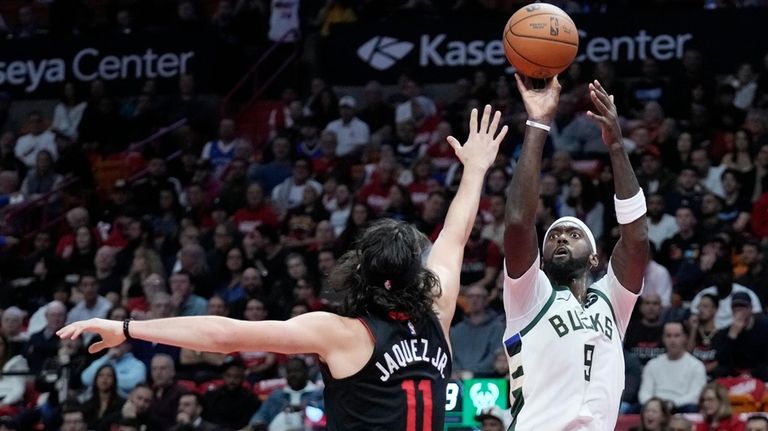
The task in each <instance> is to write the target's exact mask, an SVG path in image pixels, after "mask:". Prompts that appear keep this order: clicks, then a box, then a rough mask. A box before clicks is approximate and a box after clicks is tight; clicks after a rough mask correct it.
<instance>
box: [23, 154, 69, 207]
mask: <svg viewBox="0 0 768 431" xmlns="http://www.w3.org/2000/svg"><path fill="white" fill-rule="evenodd" d="M62 180H63V178H62V176H61V175H59V174H57V173H56V172H54V170H53V156H52V155H51V153H50V152H48V150H47V149H43V150H40V151H38V152H37V154H36V156H35V166H34V169H30V170H29V171H28V172H27V176H26V178H24V182H22V183H21V189H20V191H21V193H22V194H23V195H24V197H26V198H28V199H29V198H35V197H37V196H40V195H44V194H46V193H48V192H50V191H51V190H54V189H55V188H57V187H58V186H59V184H60V183H61V182H62ZM57 199H58V194H56V193H54V194H53V195H52V196H51V197H49V198H48V202H51V201H56V200H57Z"/></svg>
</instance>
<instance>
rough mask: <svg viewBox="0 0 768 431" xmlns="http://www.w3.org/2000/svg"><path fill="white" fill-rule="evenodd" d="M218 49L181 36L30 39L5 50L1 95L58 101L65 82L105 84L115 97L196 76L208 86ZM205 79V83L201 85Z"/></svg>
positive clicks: (0, 53)
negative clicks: (146, 84) (147, 83)
mask: <svg viewBox="0 0 768 431" xmlns="http://www.w3.org/2000/svg"><path fill="white" fill-rule="evenodd" d="M212 46H213V43H211V42H209V41H208V39H207V38H204V37H190V36H189V35H184V36H183V37H182V36H181V35H178V34H173V33H168V34H160V35H158V34H152V35H131V36H122V35H115V36H108V37H104V38H101V39H88V38H82V39H81V38H74V39H64V40H62V39H55V40H54V39H48V38H38V39H26V40H10V41H5V42H3V43H2V44H0V91H7V92H9V93H11V94H12V95H14V96H16V97H28V98H39V97H59V96H60V95H61V91H62V90H61V89H62V87H63V84H64V83H65V82H74V83H76V84H77V83H88V82H91V81H94V80H97V79H99V80H102V81H104V83H105V84H106V86H107V88H108V89H109V91H110V93H112V94H128V93H131V92H132V93H135V92H137V91H138V90H139V89H140V88H141V85H142V84H143V83H144V82H145V81H147V80H155V81H156V82H157V84H158V85H161V86H171V85H175V83H176V82H177V81H178V78H179V77H180V76H181V75H184V74H187V73H193V74H194V75H195V76H196V77H197V78H198V82H205V79H204V78H205V76H206V75H207V70H206V69H205V68H203V67H201V66H202V65H208V67H210V64H212V63H211V57H212V55H213V53H214V52H215V50H214V49H213V47H212ZM201 78H203V79H201Z"/></svg>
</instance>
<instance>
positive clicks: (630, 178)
mask: <svg viewBox="0 0 768 431" xmlns="http://www.w3.org/2000/svg"><path fill="white" fill-rule="evenodd" d="M589 95H590V97H591V98H592V103H594V105H595V111H589V112H587V115H588V116H589V118H592V119H593V120H594V121H596V122H597V123H598V124H599V125H600V127H601V128H602V132H603V142H604V143H605V145H606V146H607V147H608V154H609V155H610V157H611V166H612V167H613V182H614V187H615V188H616V196H615V199H616V218H617V220H618V221H619V229H620V231H621V238H620V239H619V242H618V243H617V244H616V247H615V248H614V249H613V254H612V255H611V266H612V268H613V272H614V274H615V275H616V278H617V279H618V280H619V283H621V285H622V286H624V287H625V288H627V290H629V291H630V292H633V293H638V292H640V289H641V288H642V286H643V275H644V274H645V266H646V263H647V262H648V226H647V224H646V220H645V197H644V196H643V191H642V190H641V189H640V185H639V184H638V182H637V178H636V177H635V172H634V170H633V169H632V165H631V164H630V163H629V157H627V152H626V151H625V150H624V145H623V143H622V137H621V127H620V126H619V119H618V118H619V117H618V114H617V113H616V105H615V104H614V103H613V96H612V95H609V94H608V92H607V91H605V88H603V86H602V85H600V83H599V82H598V81H597V80H595V81H594V82H593V83H591V84H589Z"/></svg>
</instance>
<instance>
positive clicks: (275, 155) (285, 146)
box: [248, 136, 293, 195]
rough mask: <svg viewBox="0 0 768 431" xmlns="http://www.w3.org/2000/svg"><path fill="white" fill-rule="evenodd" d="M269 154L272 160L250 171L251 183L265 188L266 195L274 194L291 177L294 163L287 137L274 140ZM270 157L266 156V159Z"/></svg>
mask: <svg viewBox="0 0 768 431" xmlns="http://www.w3.org/2000/svg"><path fill="white" fill-rule="evenodd" d="M269 150H271V151H269V153H271V160H269V159H268V160H269V161H268V162H267V163H265V164H263V165H253V166H252V167H251V169H250V170H249V171H248V178H249V179H250V181H251V182H258V183H260V184H262V185H263V186H264V193H266V194H270V195H271V194H272V189H274V188H275V186H277V185H278V184H280V183H281V182H283V181H284V180H285V179H287V178H288V177H290V176H291V172H292V166H293V162H292V160H291V141H290V140H289V139H288V138H287V137H285V136H276V137H275V138H274V139H272V142H271V144H270V148H269ZM267 155H269V154H266V155H265V157H266V156H267Z"/></svg>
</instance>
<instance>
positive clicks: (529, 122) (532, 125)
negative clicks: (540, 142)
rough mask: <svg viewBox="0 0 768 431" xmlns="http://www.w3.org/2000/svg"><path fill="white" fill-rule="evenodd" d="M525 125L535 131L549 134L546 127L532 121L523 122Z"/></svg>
mask: <svg viewBox="0 0 768 431" xmlns="http://www.w3.org/2000/svg"><path fill="white" fill-rule="evenodd" d="M525 125H526V126H531V127H535V128H537V129H541V130H544V131H546V132H549V129H550V127H549V126H547V125H546V124H541V123H537V122H535V121H532V120H525Z"/></svg>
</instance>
